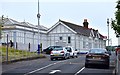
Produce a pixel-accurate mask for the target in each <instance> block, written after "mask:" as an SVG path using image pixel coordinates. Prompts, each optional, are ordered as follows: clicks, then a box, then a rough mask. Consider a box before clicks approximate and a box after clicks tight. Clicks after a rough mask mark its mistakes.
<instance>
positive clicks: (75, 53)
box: [65, 46, 78, 58]
mask: <svg viewBox="0 0 120 75" xmlns="http://www.w3.org/2000/svg"><path fill="white" fill-rule="evenodd" d="M65 48H66V49H67V51H69V52H70V56H71V57H73V58H74V57H76V58H77V57H78V55H77V52H76V51H75V50H74V49H73V48H72V47H71V46H67V47H65Z"/></svg>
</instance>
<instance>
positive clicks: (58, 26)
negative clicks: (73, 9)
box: [1, 18, 106, 51]
mask: <svg viewBox="0 0 120 75" xmlns="http://www.w3.org/2000/svg"><path fill="white" fill-rule="evenodd" d="M38 29H39V31H40V32H39V37H40V38H39V39H38ZM7 34H8V40H9V41H10V40H12V42H13V43H14V46H13V47H14V48H16V49H19V50H29V47H30V51H36V50H37V49H38V40H39V41H40V43H41V44H42V49H44V48H47V47H48V46H54V45H60V46H72V47H73V48H74V49H78V50H88V49H90V48H105V46H106V36H103V35H102V34H100V32H99V31H98V30H95V29H93V28H89V23H88V22H87V19H85V20H84V22H83V25H82V26H81V25H77V24H74V23H70V22H67V21H63V20H58V22H57V23H55V25H53V26H52V27H51V28H47V27H44V26H42V25H40V26H39V27H38V25H33V24H30V23H28V22H18V21H16V20H13V19H11V18H5V19H4V20H3V27H2V39H1V42H2V43H6V42H7Z"/></svg>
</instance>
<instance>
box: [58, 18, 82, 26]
mask: <svg viewBox="0 0 120 75" xmlns="http://www.w3.org/2000/svg"><path fill="white" fill-rule="evenodd" d="M59 21H61V22H63V23H64V22H65V23H69V24H73V25H76V26H80V27H83V26H81V25H78V24H75V23H71V22H68V21H63V20H61V19H59Z"/></svg>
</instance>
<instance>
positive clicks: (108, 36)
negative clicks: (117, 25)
mask: <svg viewBox="0 0 120 75" xmlns="http://www.w3.org/2000/svg"><path fill="white" fill-rule="evenodd" d="M109 23H110V22H109V18H107V26H108V46H109Z"/></svg>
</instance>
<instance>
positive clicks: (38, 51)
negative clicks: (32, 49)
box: [37, 44, 40, 54]
mask: <svg viewBox="0 0 120 75" xmlns="http://www.w3.org/2000/svg"><path fill="white" fill-rule="evenodd" d="M37 53H38V54H40V44H38V50H37Z"/></svg>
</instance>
